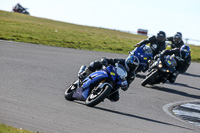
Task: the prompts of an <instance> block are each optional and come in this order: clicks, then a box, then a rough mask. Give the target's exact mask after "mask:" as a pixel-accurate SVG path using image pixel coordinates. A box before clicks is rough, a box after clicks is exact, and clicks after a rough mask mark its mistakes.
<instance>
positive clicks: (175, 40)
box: [166, 32, 184, 49]
mask: <svg viewBox="0 0 200 133" xmlns="http://www.w3.org/2000/svg"><path fill="white" fill-rule="evenodd" d="M166 41H170V42H171V45H170V46H171V48H172V49H173V48H181V47H182V46H183V45H184V42H183V40H182V33H181V32H177V33H176V34H175V35H174V36H172V37H167V38H166Z"/></svg>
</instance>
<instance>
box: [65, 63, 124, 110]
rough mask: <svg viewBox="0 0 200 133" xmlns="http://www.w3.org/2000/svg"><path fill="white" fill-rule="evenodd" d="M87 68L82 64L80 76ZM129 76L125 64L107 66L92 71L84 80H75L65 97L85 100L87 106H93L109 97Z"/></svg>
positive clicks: (71, 99) (70, 99)
mask: <svg viewBox="0 0 200 133" xmlns="http://www.w3.org/2000/svg"><path fill="white" fill-rule="evenodd" d="M85 69H86V66H82V67H81V68H80V70H79V73H78V76H79V75H80V73H82V72H83V71H84V70H85ZM126 77H127V71H126V69H125V68H124V66H123V65H121V64H119V63H116V64H115V66H112V65H110V66H107V67H105V66H104V68H103V69H101V70H99V71H96V72H93V73H91V74H90V75H89V76H88V77H86V78H85V79H84V80H80V79H78V80H76V81H74V82H73V83H72V84H71V85H70V86H69V87H68V88H67V90H66V91H65V99H66V100H69V101H73V100H79V101H85V104H86V105H87V106H90V107H93V106H95V105H97V104H99V103H100V102H102V101H103V100H104V99H105V98H107V97H109V96H110V95H112V94H113V93H115V92H116V91H118V89H119V88H120V85H121V82H123V81H124V80H125V78H126Z"/></svg>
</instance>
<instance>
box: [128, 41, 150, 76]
mask: <svg viewBox="0 0 200 133" xmlns="http://www.w3.org/2000/svg"><path fill="white" fill-rule="evenodd" d="M131 54H133V55H135V56H136V57H137V58H138V59H139V61H140V63H139V66H138V69H137V70H136V73H138V72H146V71H147V70H148V68H149V63H148V61H149V60H152V59H153V52H152V50H151V48H150V46H147V45H145V44H144V45H142V46H140V47H136V48H135V49H134V50H133V51H132V52H131Z"/></svg>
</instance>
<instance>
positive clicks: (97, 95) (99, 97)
mask: <svg viewBox="0 0 200 133" xmlns="http://www.w3.org/2000/svg"><path fill="white" fill-rule="evenodd" d="M111 90H112V88H111V87H110V86H109V85H105V86H104V87H102V88H99V89H98V90H97V91H92V92H91V94H90V95H89V96H88V97H87V99H86V101H85V104H86V105H87V106H89V107H93V106H95V105H97V104H99V103H100V102H101V101H103V100H104V99H105V98H106V97H107V96H108V95H109V94H110V92H111Z"/></svg>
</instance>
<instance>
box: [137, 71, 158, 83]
mask: <svg viewBox="0 0 200 133" xmlns="http://www.w3.org/2000/svg"><path fill="white" fill-rule="evenodd" d="M157 75H158V70H155V71H154V72H152V73H151V74H149V75H148V76H147V77H146V78H145V79H144V80H143V81H142V83H141V85H142V86H145V85H146V84H148V83H150V82H151V81H152V80H154V79H155V78H156V77H157Z"/></svg>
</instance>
